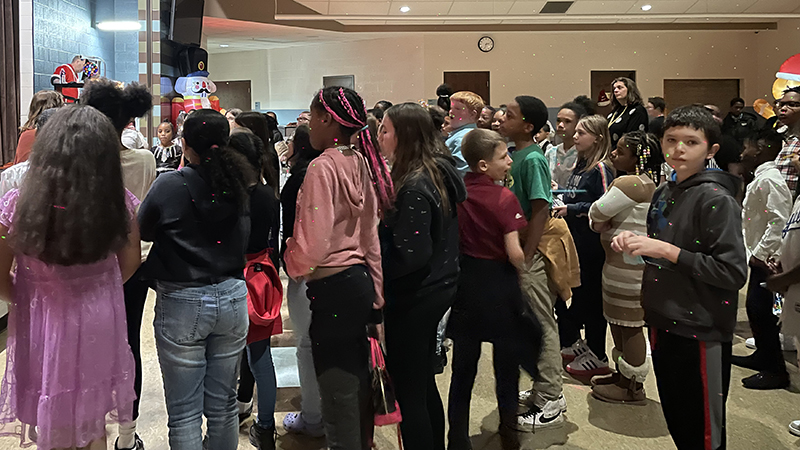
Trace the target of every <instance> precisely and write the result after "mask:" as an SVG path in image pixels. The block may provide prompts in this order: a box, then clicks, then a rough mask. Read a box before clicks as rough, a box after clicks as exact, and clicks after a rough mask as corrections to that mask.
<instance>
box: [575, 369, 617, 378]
mask: <svg viewBox="0 0 800 450" xmlns="http://www.w3.org/2000/svg"><path fill="white" fill-rule="evenodd" d="M567 372H569V374H570V375H575V376H576V377H593V376H595V375H609V374H611V373H612V372H611V368H609V367H606V368H602V369H592V370H575V369H572V368H570V367H567Z"/></svg>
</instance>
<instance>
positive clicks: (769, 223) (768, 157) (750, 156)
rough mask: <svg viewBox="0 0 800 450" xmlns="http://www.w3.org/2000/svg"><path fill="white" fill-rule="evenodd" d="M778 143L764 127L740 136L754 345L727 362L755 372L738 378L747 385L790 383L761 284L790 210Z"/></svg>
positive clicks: (760, 386) (764, 386)
mask: <svg viewBox="0 0 800 450" xmlns="http://www.w3.org/2000/svg"><path fill="white" fill-rule="evenodd" d="M781 146H782V138H781V135H780V134H779V133H778V132H777V131H775V130H765V131H762V132H761V133H759V134H758V135H754V136H750V137H748V138H747V139H746V140H745V146H744V152H742V158H741V165H742V167H743V169H744V171H745V173H754V174H755V178H754V179H753V181H751V182H750V184H748V185H747V194H746V195H745V197H744V204H743V211H742V227H743V228H742V232H743V234H744V243H745V246H746V248H747V254H748V256H749V265H750V282H749V283H748V286H747V319H748V320H749V322H750V329H751V330H752V331H753V337H754V339H755V343H756V347H757V350H756V351H755V352H753V354H751V355H749V356H733V358H732V360H731V361H732V362H733V364H735V365H737V366H740V367H745V368H748V369H753V370H756V371H758V373H756V374H755V375H752V376H749V377H747V378H745V379H743V380H742V384H744V387H746V388H748V389H783V388H785V387H787V386H789V372H787V371H786V363H785V362H784V360H783V352H782V351H781V343H780V336H779V331H780V327H779V326H778V318H777V317H776V316H775V314H773V313H772V307H773V303H774V302H773V294H772V292H770V291H768V290H767V289H766V288H764V287H762V286H761V284H762V283H764V282H765V281H767V277H768V276H769V275H770V274H771V270H770V268H769V265H768V264H770V263H772V261H774V260H779V259H780V255H781V252H780V251H781V236H782V233H783V227H784V225H786V219H787V218H788V217H789V213H790V212H791V210H792V193H791V191H789V186H787V185H786V181H785V180H784V179H783V175H782V174H781V172H780V171H779V170H778V169H777V166H776V165H775V158H777V156H778V153H779V152H780V151H781Z"/></svg>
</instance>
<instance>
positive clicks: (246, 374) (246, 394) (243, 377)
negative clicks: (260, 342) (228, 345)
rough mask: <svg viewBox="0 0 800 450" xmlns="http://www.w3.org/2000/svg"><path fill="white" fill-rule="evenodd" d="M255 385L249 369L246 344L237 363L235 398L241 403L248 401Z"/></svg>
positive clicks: (251, 397) (254, 379) (251, 396)
mask: <svg viewBox="0 0 800 450" xmlns="http://www.w3.org/2000/svg"><path fill="white" fill-rule="evenodd" d="M255 387H256V378H255V377H254V376H253V372H251V371H250V361H249V360H248V359H247V346H245V347H244V351H243V352H242V360H241V362H240V363H239V389H238V392H237V394H236V400H238V401H240V402H242V403H249V402H250V400H252V399H253V392H254V390H255Z"/></svg>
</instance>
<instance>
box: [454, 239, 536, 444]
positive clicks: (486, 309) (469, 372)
mask: <svg viewBox="0 0 800 450" xmlns="http://www.w3.org/2000/svg"><path fill="white" fill-rule="evenodd" d="M460 263H461V276H460V278H459V286H458V292H457V294H456V301H455V304H454V305H453V311H452V313H451V316H450V317H451V321H450V326H449V331H450V332H451V335H452V336H453V376H452V379H451V381H450V395H449V399H448V408H447V418H448V421H449V423H450V430H449V432H448V447H447V448H448V450H467V449H470V448H471V444H470V440H469V411H470V402H471V400H472V388H473V385H474V384H475V377H476V376H477V374H478V360H479V359H480V356H481V342H491V343H492V345H493V357H492V360H493V364H494V377H495V394H496V396H497V408H498V411H499V413H500V424H501V427H502V426H504V425H506V426H507V425H510V423H509V422H511V421H516V413H517V405H518V404H517V398H518V389H519V367H520V366H522V367H523V368H524V369H525V370H526V371H527V372H528V373H530V374H531V375H535V373H536V362H537V360H538V356H539V353H540V348H541V331H540V327H539V326H538V323H530V324H527V326H526V322H525V320H535V319H532V317H533V316H532V315H530V316H529V317H528V318H527V319H526V318H523V316H522V310H523V308H524V303H523V300H522V293H521V292H520V288H519V280H518V278H517V273H516V270H515V269H514V268H513V267H512V266H511V265H510V264H508V263H507V262H498V261H489V260H481V259H475V258H470V257H468V256H464V255H462V256H461V259H460ZM530 328H534V330H533V331H531V333H532V334H529V333H526V332H525V330H526V329H528V330H530ZM531 338H532V339H531Z"/></svg>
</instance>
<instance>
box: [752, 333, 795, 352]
mask: <svg viewBox="0 0 800 450" xmlns="http://www.w3.org/2000/svg"><path fill="white" fill-rule="evenodd" d="M779 337H780V340H781V350H782V351H784V352H793V351H795V350H796V348H795V346H794V339H792V338H791V337H787V336H784V335H783V333H781V334H780V335H779ZM744 345H745V347H747V348H751V349H753V350H755V349H756V348H757V347H756V338H747V339H746V340H745V341H744Z"/></svg>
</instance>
